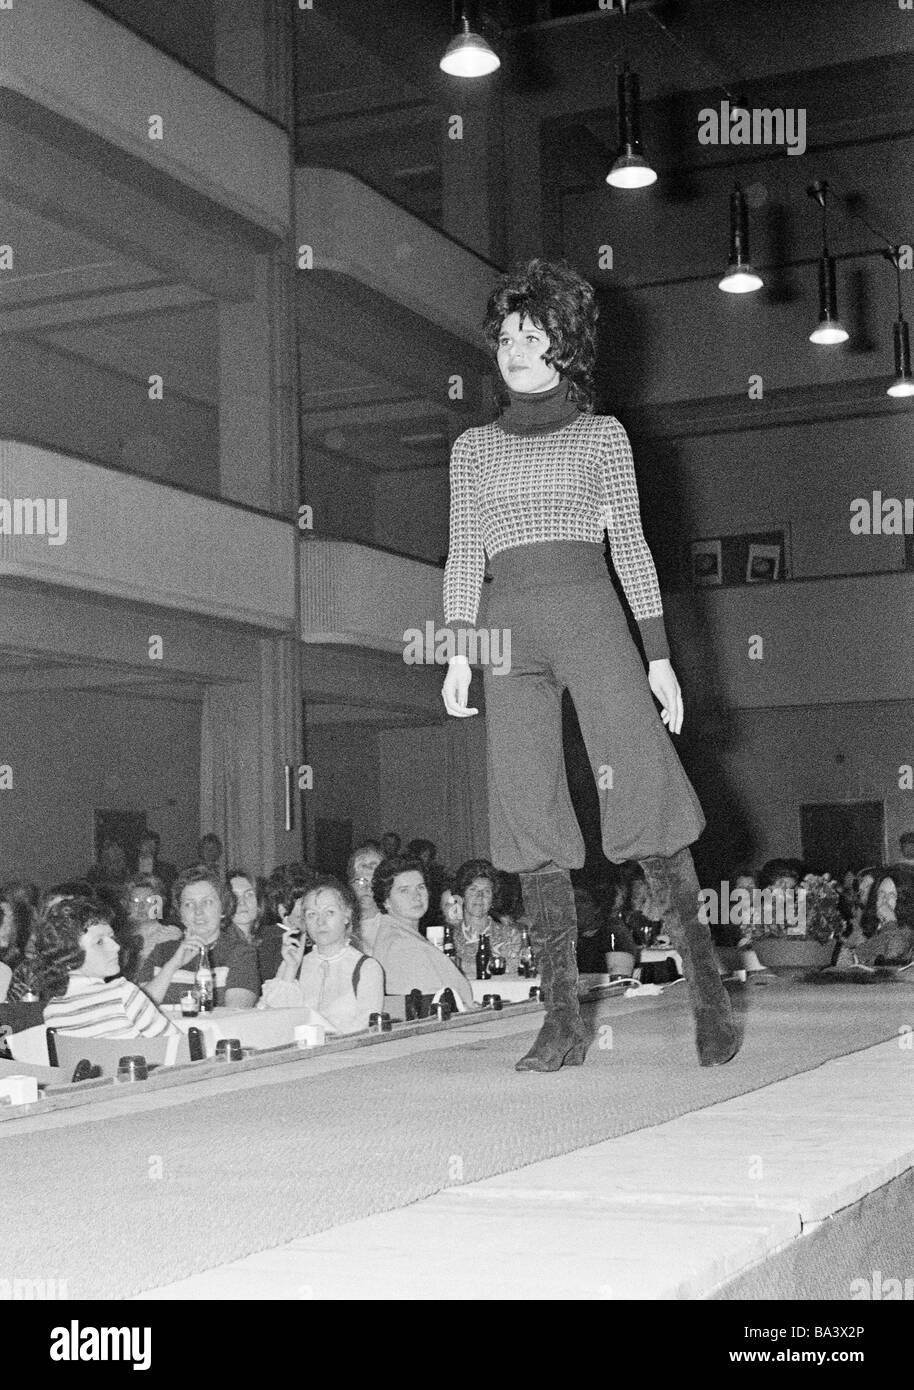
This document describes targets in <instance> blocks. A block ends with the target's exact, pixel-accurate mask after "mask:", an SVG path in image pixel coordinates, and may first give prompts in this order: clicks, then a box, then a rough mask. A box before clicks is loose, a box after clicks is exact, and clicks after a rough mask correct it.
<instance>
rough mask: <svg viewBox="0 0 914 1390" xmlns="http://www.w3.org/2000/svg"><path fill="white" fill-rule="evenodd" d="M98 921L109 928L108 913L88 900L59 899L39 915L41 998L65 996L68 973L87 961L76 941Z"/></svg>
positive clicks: (109, 919)
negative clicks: (104, 923)
mask: <svg viewBox="0 0 914 1390" xmlns="http://www.w3.org/2000/svg"><path fill="white" fill-rule="evenodd" d="M97 922H106V923H108V925H109V926H110V924H111V914H110V912H109V910H108V909H107V908H105V907H103V906H102V905H101V904H100V903H99V902H98V901H96V900H93V899H91V898H61V900H60V902H57V903H54V904H53V906H52V907H49V908H47V909H46V911H44V912H43V913H42V915H41V919H40V921H39V923H38V937H37V944H38V957H39V961H40V974H41V978H42V995H43V997H45V998H53V997H54V996H55V995H60V994H65V993H66V988H67V979H68V976H69V974H70V972H71V970H77V969H78V968H79V966H81V965H83V964H84V962H85V959H86V953H85V951H84V950H83V948H82V947H81V946H80V944H79V939H80V937H81V936H83V934H84V933H85V932H86V931H87V929H88V928H89V927H91V926H94V925H95V924H96V923H97Z"/></svg>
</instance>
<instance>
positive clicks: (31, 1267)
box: [0, 984, 912, 1299]
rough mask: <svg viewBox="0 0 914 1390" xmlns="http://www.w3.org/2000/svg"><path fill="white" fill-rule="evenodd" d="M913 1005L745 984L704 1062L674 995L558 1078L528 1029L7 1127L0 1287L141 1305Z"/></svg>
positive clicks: (629, 1121) (679, 1100) (838, 1042)
mask: <svg viewBox="0 0 914 1390" xmlns="http://www.w3.org/2000/svg"><path fill="white" fill-rule="evenodd" d="M911 1003H912V1000H911V993H910V991H909V990H908V989H905V988H902V987H898V986H892V985H888V984H886V985H877V986H870V987H868V988H866V989H865V990H862V989H861V990H860V991H857V990H854V989H850V988H842V989H835V990H829V989H825V988H822V987H815V986H808V987H807V986H802V985H799V986H772V987H768V988H764V987H756V988H753V989H746V990H743V991H741V992H740V994H739V996H738V997H737V996H735V997H734V1004H735V1005H736V1007H737V1008H738V1009H740V1010H742V1011H743V1016H744V1023H745V1031H746V1040H745V1043H744V1046H743V1049H742V1051H741V1052H740V1054H739V1055H738V1057H737V1058H736V1059H735V1060H734V1061H733V1062H731V1063H730V1064H729V1065H728V1066H726V1067H720V1068H707V1069H706V1068H701V1067H699V1066H698V1064H697V1060H696V1058H695V1053H694V1048H693V1044H692V1028H691V1018H690V1015H689V1012H688V1005H687V1001H686V999H685V998H684V997H683V996H680V995H677V994H676V993H675V992H673V993H671V994H669V995H667V996H664V997H663V998H662V999H659V1000H658V1001H657V1007H656V1008H650V1009H644V1010H641V1011H639V1012H634V1013H630V1014H626V1013H625V1009H624V1002H623V1003H621V1004H620V1003H619V1002H617V1001H614V1002H613V1003H605V1004H602V1005H600V1006H597V1008H596V1009H595V1011H594V1013H593V1016H592V1021H593V1025H594V1028H595V1031H596V1039H595V1042H594V1044H593V1046H592V1048H591V1050H590V1053H589V1054H588V1059H587V1063H586V1065H585V1066H583V1067H577V1068H568V1069H565V1070H563V1071H562V1072H560V1073H557V1074H555V1075H548V1076H542V1075H536V1074H530V1073H525V1074H518V1073H515V1072H514V1071H513V1063H514V1061H515V1060H516V1058H517V1057H518V1056H520V1055H521V1053H522V1052H524V1051H525V1050H526V1047H527V1046H528V1042H529V1037H530V1036H531V1035H532V1033H533V1032H534V1031H535V1029H533V1028H532V1029H531V1034H530V1035H528V1034H518V1033H515V1034H514V1035H512V1036H509V1037H504V1038H491V1039H488V1040H485V1039H481V1038H480V1039H477V1040H475V1041H469V1042H466V1041H461V1042H460V1043H459V1045H457V1044H456V1038H457V1035H455V1045H454V1046H453V1047H447V1048H443V1049H440V1050H437V1051H427V1052H418V1053H416V1054H414V1055H411V1056H409V1057H404V1058H400V1059H398V1060H391V1061H383V1062H377V1063H373V1064H370V1065H365V1066H358V1067H353V1068H352V1069H350V1070H346V1071H338V1072H334V1073H332V1074H326V1075H311V1076H307V1077H304V1078H300V1079H295V1080H288V1081H274V1083H273V1084H269V1085H267V1084H264V1085H263V1086H256V1087H254V1088H252V1089H239V1090H238V1091H230V1092H226V1093H224V1094H220V1095H213V1096H202V1095H201V1094H200V1091H201V1090H202V1087H200V1088H196V1089H197V1095H196V1096H195V1095H194V1091H195V1088H194V1087H193V1086H189V1087H188V1092H187V1096H188V1099H187V1103H186V1104H184V1103H182V1104H179V1105H172V1106H170V1107H169V1108H164V1109H154V1110H153V1109H150V1110H149V1111H141V1112H139V1113H131V1114H125V1115H123V1116H118V1117H116V1118H111V1117H108V1118H105V1119H99V1120H86V1118H85V1114H86V1112H85V1111H83V1112H80V1115H79V1117H78V1119H76V1118H74V1122H73V1124H72V1125H67V1126H66V1127H59V1128H54V1129H47V1130H41V1131H36V1132H32V1133H23V1134H19V1135H17V1134H16V1133H15V1128H16V1127H15V1124H12V1123H9V1124H6V1125H4V1126H3V1127H2V1132H0V1160H2V1164H3V1174H4V1188H5V1191H6V1194H7V1201H6V1202H5V1203H4V1204H3V1214H2V1217H0V1250H2V1251H3V1257H2V1261H3V1262H2V1265H0V1276H2V1277H4V1278H10V1279H13V1278H22V1277H30V1278H45V1279H50V1278H56V1279H58V1280H61V1279H65V1280H66V1281H67V1288H68V1293H69V1296H70V1297H71V1298H80V1299H82V1298H116V1297H119V1296H124V1295H128V1294H132V1293H138V1292H141V1291H142V1290H143V1289H148V1288H153V1287H156V1286H157V1285H161V1284H167V1283H170V1282H172V1281H174V1280H177V1279H180V1278H184V1277H186V1276H188V1275H190V1274H193V1273H196V1272H199V1271H201V1270H204V1269H209V1268H212V1267H213V1266H215V1265H218V1264H222V1263H224V1262H226V1261H229V1260H233V1259H238V1258H240V1257H241V1256H243V1255H247V1254H251V1253H252V1252H254V1251H256V1250H264V1249H268V1248H270V1247H272V1246H275V1245H278V1244H280V1243H283V1242H286V1241H289V1240H293V1239H295V1238H296V1237H298V1236H304V1235H309V1234H312V1233H314V1232H317V1231H321V1230H326V1229H328V1228H329V1227H332V1226H336V1225H339V1224H340V1223H342V1222H345V1221H352V1220H356V1219H359V1218H361V1217H364V1216H368V1215H370V1214H372V1213H375V1212H379V1211H388V1210H391V1209H393V1208H396V1207H400V1206H404V1205H407V1204H408V1203H411V1202H415V1201H418V1200H420V1199H422V1198H424V1197H427V1196H429V1195H431V1194H432V1193H434V1192H437V1191H439V1190H441V1189H442V1188H444V1187H448V1186H452V1185H454V1184H456V1183H469V1182H474V1181H476V1180H478V1179H480V1178H484V1177H489V1176H491V1175H493V1174H495V1173H503V1172H506V1171H510V1170H511V1169H514V1168H519V1167H523V1166H525V1165H526V1164H529V1163H533V1162H536V1161H538V1160H540V1159H542V1158H547V1157H550V1156H552V1155H555V1154H560V1153H567V1152H569V1151H570V1150H573V1149H578V1148H582V1147H584V1146H586V1145H589V1144H594V1143H598V1142H600V1141H601V1140H605V1139H610V1138H612V1137H614V1136H617V1135H619V1134H623V1133H626V1132H628V1131H631V1130H636V1129H641V1128H644V1127H646V1126H650V1125H657V1124H661V1123H663V1122H664V1121H666V1120H670V1119H672V1118H674V1117H675V1116H677V1115H681V1114H684V1113H685V1112H687V1111H690V1110H696V1109H701V1108H702V1107H704V1106H708V1105H713V1104H715V1103H717V1102H718V1101H722V1100H725V1099H728V1098H730V1097H732V1096H735V1095H738V1094H740V1093H743V1092H746V1091H751V1090H756V1089H757V1088H759V1087H761V1086H765V1085H767V1084H769V1083H771V1082H773V1081H776V1080H779V1079H781V1078H783V1077H786V1076H791V1075H794V1074H796V1073H797V1072H802V1071H808V1070H811V1069H813V1068H815V1067H817V1066H819V1065H821V1064H822V1063H823V1062H825V1061H827V1060H828V1059H829V1058H831V1057H836V1056H840V1055H843V1054H844V1053H847V1052H854V1051H857V1050H859V1049H861V1048H865V1047H869V1046H872V1045H873V1044H875V1043H878V1042H883V1041H885V1040H886V1039H888V1038H890V1037H893V1036H896V1035H897V1033H898V1030H899V1029H900V1028H906V1027H909V1026H910V1021H911ZM472 1036H473V1034H472V1030H467V1031H464V1032H463V1034H462V1037H463V1038H464V1039H466V1038H468V1037H469V1038H472ZM836 1142H840V1135H836ZM13 1199H15V1200H13Z"/></svg>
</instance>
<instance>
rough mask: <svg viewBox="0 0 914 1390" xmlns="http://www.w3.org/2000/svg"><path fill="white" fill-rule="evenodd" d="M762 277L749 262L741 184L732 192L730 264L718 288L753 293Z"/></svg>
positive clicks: (747, 223)
mask: <svg viewBox="0 0 914 1390" xmlns="http://www.w3.org/2000/svg"><path fill="white" fill-rule="evenodd" d="M762 283H763V281H762V277H761V276H760V275H757V274H756V273H755V271H754V270H753V268H752V266H751V265H750V264H749V219H748V217H747V215H746V200H745V198H744V197H743V190H742V189H741V188H740V186H739V184H737V185H736V187H735V188H734V189H733V192H732V193H731V194H730V264H729V266H728V267H727V273H726V275H725V276H724V278H723V279H722V280H721V281H720V282H719V285H718V288H719V289H722V290H724V292H725V293H727V294H751V293H752V291H753V290H760V289H761V288H762Z"/></svg>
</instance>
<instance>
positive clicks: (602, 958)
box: [575, 878, 638, 975]
mask: <svg viewBox="0 0 914 1390" xmlns="http://www.w3.org/2000/svg"><path fill="white" fill-rule="evenodd" d="M579 893H580V890H579V888H578V886H577V885H575V903H576V904H577V903H578V902H579ZM627 898H628V888H627V887H626V886H625V885H624V884H622V883H621V882H618V881H614V880H612V879H610V878H605V879H600V880H598V881H596V882H594V883H592V884H591V886H590V888H589V890H588V893H587V897H586V899H585V900H584V905H583V906H582V907H581V908H580V909H579V913H578V945H577V956H578V970H579V971H580V972H581V974H588V973H589V974H597V975H603V974H605V973H606V971H607V970H608V969H609V964H610V963H609V962H608V961H607V956H608V955H610V954H614V955H615V954H619V953H620V952H621V953H626V954H629V955H631V956H634V957H636V956H637V954H638V948H637V946H636V945H635V942H634V941H633V939H632V937H631V934H630V933H629V931H628V928H627V927H626V925H625V921H624V918H623V908H624V905H625V903H626V901H627Z"/></svg>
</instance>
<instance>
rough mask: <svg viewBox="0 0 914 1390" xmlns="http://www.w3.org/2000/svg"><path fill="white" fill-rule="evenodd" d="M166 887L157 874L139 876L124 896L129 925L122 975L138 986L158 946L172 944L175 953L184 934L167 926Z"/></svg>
mask: <svg viewBox="0 0 914 1390" xmlns="http://www.w3.org/2000/svg"><path fill="white" fill-rule="evenodd" d="M164 903H165V887H164V885H163V883H162V881H161V879H159V878H157V877H156V876H155V875H154V874H136V875H134V877H133V878H132V879H131V880H130V882H129V883H128V884H127V887H126V889H125V892H124V906H125V907H126V909H127V925H126V928H125V930H124V935H123V945H124V958H123V968H122V974H123V975H124V976H125V977H126V978H127V979H128V980H132V981H133V982H134V983H136V982H137V980H138V978H139V976H140V974H141V973H142V972H143V971H144V967H145V965H146V961H147V960H148V959H149V957H150V955H151V954H152V952H153V951H154V950H155V949H156V947H157V946H162V945H167V944H168V943H169V942H171V943H172V946H171V949H172V951H174V949H175V947H176V946H177V944H178V942H179V941H180V940H181V932H180V930H179V929H178V928H177V927H174V926H172V925H171V923H170V922H163V921H162V917H163V916H164Z"/></svg>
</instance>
